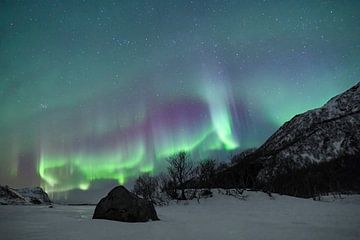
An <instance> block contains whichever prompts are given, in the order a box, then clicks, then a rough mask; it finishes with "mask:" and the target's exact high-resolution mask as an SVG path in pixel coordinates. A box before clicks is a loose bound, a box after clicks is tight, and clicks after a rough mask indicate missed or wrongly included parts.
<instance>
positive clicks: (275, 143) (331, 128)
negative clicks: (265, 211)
mask: <svg viewBox="0 0 360 240" xmlns="http://www.w3.org/2000/svg"><path fill="white" fill-rule="evenodd" d="M358 152H360V83H358V84H356V85H355V86H353V87H352V88H350V89H349V90H347V91H345V92H344V93H342V94H340V95H338V96H336V97H334V98H332V99H330V101H328V102H327V103H326V104H325V105H324V106H323V107H321V108H318V109H314V110H310V111H307V112H305V113H303V114H300V115H297V116H295V117H294V118H293V119H291V120H290V121H289V122H287V123H285V124H284V125H283V126H282V127H281V128H280V129H279V130H278V131H277V132H275V134H273V135H272V136H271V137H270V138H269V139H268V140H267V141H266V142H265V143H264V144H263V145H262V146H261V147H260V148H259V149H258V150H257V151H256V152H255V154H256V155H257V156H258V159H261V161H262V162H263V164H264V168H263V169H262V170H261V171H260V174H259V176H258V178H259V179H260V180H263V181H266V180H267V179H268V178H272V177H273V176H275V175H277V174H280V173H282V172H283V171H284V168H283V167H282V166H283V165H286V166H287V168H289V167H290V168H301V167H304V166H307V165H309V164H312V163H316V162H322V161H331V160H334V159H337V158H340V157H343V156H349V155H354V154H356V153H358Z"/></svg>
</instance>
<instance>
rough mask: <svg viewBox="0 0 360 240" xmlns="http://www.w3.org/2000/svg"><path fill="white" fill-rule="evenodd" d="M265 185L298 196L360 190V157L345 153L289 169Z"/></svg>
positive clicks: (279, 191) (277, 191)
mask: <svg viewBox="0 0 360 240" xmlns="http://www.w3.org/2000/svg"><path fill="white" fill-rule="evenodd" d="M264 188H265V189H266V190H267V191H270V192H276V193H281V194H286V195H292V196H297V197H315V196H317V195H320V194H326V193H331V192H360V156H359V154H356V155H352V156H344V157H341V158H338V159H336V160H332V161H323V162H320V163H313V164H310V165H308V166H306V167H304V168H301V169H286V173H285V174H281V175H277V176H276V177H274V178H273V179H271V181H270V182H268V183H267V184H266V186H264Z"/></svg>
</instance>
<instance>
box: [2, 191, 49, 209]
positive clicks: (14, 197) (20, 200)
mask: <svg viewBox="0 0 360 240" xmlns="http://www.w3.org/2000/svg"><path fill="white" fill-rule="evenodd" d="M50 203H51V201H50V199H49V196H48V195H47V193H46V192H45V191H44V190H43V189H42V188H40V187H34V188H19V189H15V188H11V187H8V186H0V204H2V205H6V204H10V205H18V204H50Z"/></svg>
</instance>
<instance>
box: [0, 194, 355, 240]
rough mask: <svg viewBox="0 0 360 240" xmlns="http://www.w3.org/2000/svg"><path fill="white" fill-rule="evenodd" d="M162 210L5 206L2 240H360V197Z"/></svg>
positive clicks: (214, 201) (220, 199)
mask: <svg viewBox="0 0 360 240" xmlns="http://www.w3.org/2000/svg"><path fill="white" fill-rule="evenodd" d="M214 193H215V194H214V197H213V198H208V199H201V200H200V203H197V201H196V200H193V201H188V202H186V203H178V204H176V203H171V204H170V205H169V206H163V207H157V208H156V210H157V213H158V216H159V218H160V219H161V220H160V221H153V222H147V223H123V222H116V221H108V220H93V219H91V218H92V214H93V211H94V208H95V206H65V205H54V208H48V207H47V206H44V205H42V206H10V205H8V206H0V239H2V240H9V239H18V240H21V239H27V240H31V239H76V240H82V239H84V240H85V239H86V240H91V239H108V240H111V239H117V240H119V239H134V240H137V239H148V240H152V239H154V240H159V239H161V240H166V239H181V240H184V239H200V240H201V239H204V240H205V239H206V240H212V239H219V240H220V239H225V240H226V239H236V240H241V239H277V240H278V239H295V240H296V239H326V240H329V239H338V240H339V239H360V195H343V197H344V199H334V198H333V197H326V198H323V199H324V201H314V200H312V199H301V198H294V197H289V196H280V195H277V194H273V199H271V198H270V197H269V196H268V195H267V194H265V193H261V192H246V193H245V195H247V196H248V197H247V200H239V199H237V198H235V197H233V196H228V195H223V194H219V193H218V190H214Z"/></svg>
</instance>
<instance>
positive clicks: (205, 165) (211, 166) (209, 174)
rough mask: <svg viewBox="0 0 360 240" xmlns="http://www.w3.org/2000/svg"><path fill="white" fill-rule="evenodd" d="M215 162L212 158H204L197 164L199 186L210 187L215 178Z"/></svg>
mask: <svg viewBox="0 0 360 240" xmlns="http://www.w3.org/2000/svg"><path fill="white" fill-rule="evenodd" d="M215 166H216V162H215V160H212V159H206V160H204V161H202V162H200V165H199V181H200V186H201V187H204V188H207V189H210V188H211V187H212V183H213V180H214V178H215Z"/></svg>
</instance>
